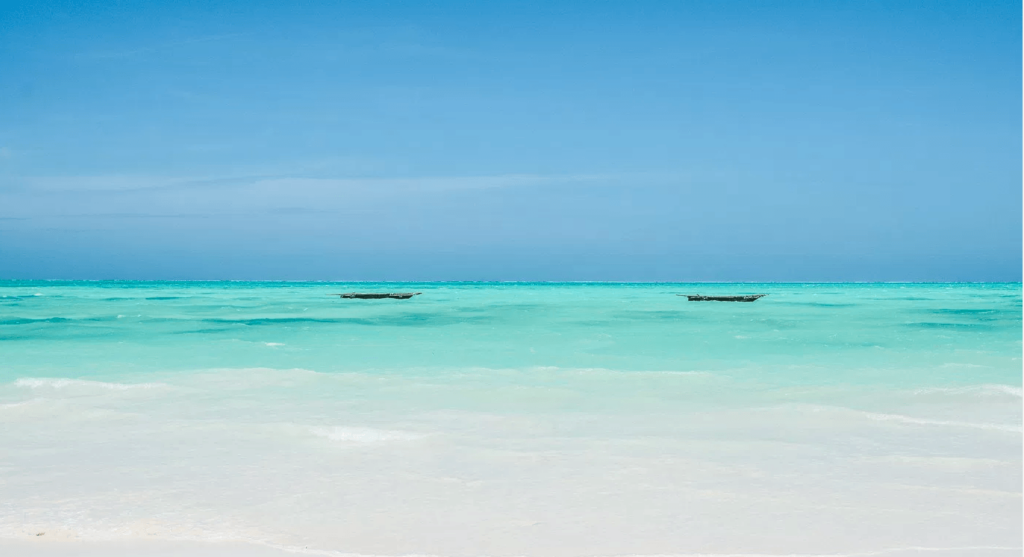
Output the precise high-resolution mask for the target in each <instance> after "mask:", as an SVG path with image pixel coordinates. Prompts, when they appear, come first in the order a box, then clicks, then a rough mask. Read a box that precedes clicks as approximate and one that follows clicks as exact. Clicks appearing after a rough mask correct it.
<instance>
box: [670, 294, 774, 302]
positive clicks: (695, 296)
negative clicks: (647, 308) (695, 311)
mask: <svg viewBox="0 0 1024 557" xmlns="http://www.w3.org/2000/svg"><path fill="white" fill-rule="evenodd" d="M676 295H677V296H686V298H687V299H688V300H690V301H691V302H753V301H754V300H757V299H758V298H764V297H765V296H767V294H753V295H750V296H702V295H700V294H676Z"/></svg>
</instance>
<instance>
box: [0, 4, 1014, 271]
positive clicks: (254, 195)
mask: <svg viewBox="0 0 1024 557" xmlns="http://www.w3.org/2000/svg"><path fill="white" fill-rule="evenodd" d="M1020 45H1021V5H1020V3H1019V2H998V1H987V2H943V1H937V0H929V1H921V2H905V1H886V2H871V1H856V2H854V1H842V2H840V1H836V2H821V1H814V2H782V1H780V2H744V1H731V2H724V1H723V2H697V1H694V2H443V1H433V2H427V1H421V2H253V1H246V2H241V1H239V2H149V3H147V2H116V3H114V2H111V3H90V2H66V3H60V2H31V1H29V2H8V1H6V0H3V6H2V7H0V99H3V102H2V103H0V278H138V279H146V278H152V279H159V278H165V279H216V278H224V279H364V280H376V279H388V280H403V279H404V280H812V281H813V280H1020V278H1021V205H1022V202H1021V178H1022V175H1021V168H1022V160H1021V152H1022V144H1021V121H1022V114H1021V77H1022V76H1021V64H1022V60H1021V47H1020Z"/></svg>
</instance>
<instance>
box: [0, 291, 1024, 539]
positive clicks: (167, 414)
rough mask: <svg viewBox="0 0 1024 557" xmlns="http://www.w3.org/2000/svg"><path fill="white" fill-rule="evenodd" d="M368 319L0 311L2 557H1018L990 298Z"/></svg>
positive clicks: (1004, 376)
mask: <svg viewBox="0 0 1024 557" xmlns="http://www.w3.org/2000/svg"><path fill="white" fill-rule="evenodd" d="M359 288H362V289H372V288H374V286H373V285H361V286H359ZM386 288H387V289H388V290H404V289H410V290H416V291H422V292H423V293H424V294H423V295H421V296H418V297H416V298H414V299H412V300H384V301H361V300H344V301H342V300H339V299H337V298H333V299H332V298H329V297H328V296H326V294H327V293H330V292H342V291H348V290H353V289H356V288H354V287H353V285H331V284H317V283H311V284H294V283H293V284H264V283H205V284H204V283H200V284H191V283H186V284H183V283H155V284H154V283H0V296H3V297H2V298H0V468H2V470H3V481H2V483H0V553H4V554H12V555H21V554H24V555H93V554H94V555H140V554H143V555H235V554H237V555H277V554H309V555H349V554H352V555H356V554H358V555H409V554H422V555H439V556H452V557H455V556H469V555H492V556H506V555H508V556H511V555H529V556H532V555H545V556H546V555H554V556H562V555H565V556H570V555H572V556H575V555H592V556H599V555H607V556H612V555H729V554H733V555H753V554H760V555H794V554H796V555H892V556H897V557H902V556H905V555H940V556H945V555H991V556H1003V555H1011V554H1019V553H1020V548H1021V545H1022V543H1021V535H1022V534H1021V518H1022V516H1021V449H1022V442H1021V435H1022V434H1021V288H1020V285H1018V284H1012V285H699V286H697V285H530V284H518V285H479V284H446V285H387V286H386ZM690 291H696V292H700V293H718V292H730V293H731V292H736V291H739V292H740V293H748V292H749V293H764V292H767V293H769V296H768V297H766V298H764V299H762V300H760V301H758V302H755V303H752V304H730V303H713V302H711V303H701V302H687V301H686V299H685V298H681V297H678V296H675V295H674V294H675V293H678V292H690ZM40 532H45V534H44V535H43V536H37V534H39V533H40Z"/></svg>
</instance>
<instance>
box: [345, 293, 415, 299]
mask: <svg viewBox="0 0 1024 557" xmlns="http://www.w3.org/2000/svg"><path fill="white" fill-rule="evenodd" d="M420 294H422V292H348V293H346V294H331V296H341V297H342V298H356V299H358V300H380V299H381V298H393V299H395V300H408V299H409V298H412V297H413V296H419V295H420Z"/></svg>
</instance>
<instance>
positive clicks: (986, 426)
mask: <svg viewBox="0 0 1024 557" xmlns="http://www.w3.org/2000/svg"><path fill="white" fill-rule="evenodd" d="M774 409H804V410H810V411H811V412H837V413H845V414H852V415H855V416H860V417H862V418H867V419H869V420H874V421H876V422H897V423H903V424H911V425H927V426H944V427H963V428H971V429H983V430H988V431H1006V432H1010V433H1021V432H1022V431H1024V428H1022V427H1021V426H1020V425H1011V424H993V423H978V422H962V421H958V420H935V419H930V418H916V417H914V416H906V415H904V414H886V413H882V412H868V411H864V410H855V409H853V408H846V407H842V406H816V405H800V404H794V405H785V406H776V407H774Z"/></svg>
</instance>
